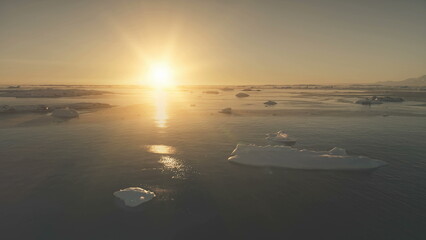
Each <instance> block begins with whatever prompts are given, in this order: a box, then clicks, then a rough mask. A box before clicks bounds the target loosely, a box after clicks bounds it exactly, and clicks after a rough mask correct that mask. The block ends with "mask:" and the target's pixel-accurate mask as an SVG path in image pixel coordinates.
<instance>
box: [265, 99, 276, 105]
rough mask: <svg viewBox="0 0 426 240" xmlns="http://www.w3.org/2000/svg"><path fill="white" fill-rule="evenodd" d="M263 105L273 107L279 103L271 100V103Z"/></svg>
mask: <svg viewBox="0 0 426 240" xmlns="http://www.w3.org/2000/svg"><path fill="white" fill-rule="evenodd" d="M263 104H265V105H267V106H273V105H276V104H277V102H274V101H271V100H269V101H267V102H264V103H263Z"/></svg>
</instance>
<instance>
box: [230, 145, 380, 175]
mask: <svg viewBox="0 0 426 240" xmlns="http://www.w3.org/2000/svg"><path fill="white" fill-rule="evenodd" d="M228 160H229V161H231V162H234V163H239V164H244V165H251V166H266V167H284V168H293V169H309V170H369V169H375V168H379V167H382V166H384V165H387V163H386V162H384V161H381V160H376V159H371V158H368V157H364V156H349V155H347V154H346V151H345V150H344V149H342V148H333V149H332V150H331V151H328V152H327V151H324V152H320V151H318V152H317V151H309V150H298V149H295V148H291V147H288V146H256V145H245V144H238V145H237V147H236V148H235V149H234V151H233V152H232V153H231V157H229V158H228Z"/></svg>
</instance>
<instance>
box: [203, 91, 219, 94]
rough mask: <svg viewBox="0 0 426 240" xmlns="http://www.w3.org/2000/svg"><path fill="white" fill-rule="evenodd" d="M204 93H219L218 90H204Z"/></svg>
mask: <svg viewBox="0 0 426 240" xmlns="http://www.w3.org/2000/svg"><path fill="white" fill-rule="evenodd" d="M203 93H206V94H219V92H218V91H204V92H203Z"/></svg>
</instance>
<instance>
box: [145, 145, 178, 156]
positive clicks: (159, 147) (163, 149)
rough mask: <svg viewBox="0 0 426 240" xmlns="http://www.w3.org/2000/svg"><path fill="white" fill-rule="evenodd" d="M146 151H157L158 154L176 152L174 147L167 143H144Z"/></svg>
mask: <svg viewBox="0 0 426 240" xmlns="http://www.w3.org/2000/svg"><path fill="white" fill-rule="evenodd" d="M145 147H146V149H147V150H148V152H151V153H158V154H174V153H176V148H174V147H172V146H167V145H146V146H145Z"/></svg>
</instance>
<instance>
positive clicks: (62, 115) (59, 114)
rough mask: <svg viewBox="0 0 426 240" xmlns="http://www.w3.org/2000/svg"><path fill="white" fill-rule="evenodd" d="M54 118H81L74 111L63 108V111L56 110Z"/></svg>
mask: <svg viewBox="0 0 426 240" xmlns="http://www.w3.org/2000/svg"><path fill="white" fill-rule="evenodd" d="M52 116H53V117H57V118H76V117H78V116H79V114H78V112H77V111H76V110H74V109H70V108H63V109H55V110H54V111H53V112H52Z"/></svg>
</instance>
